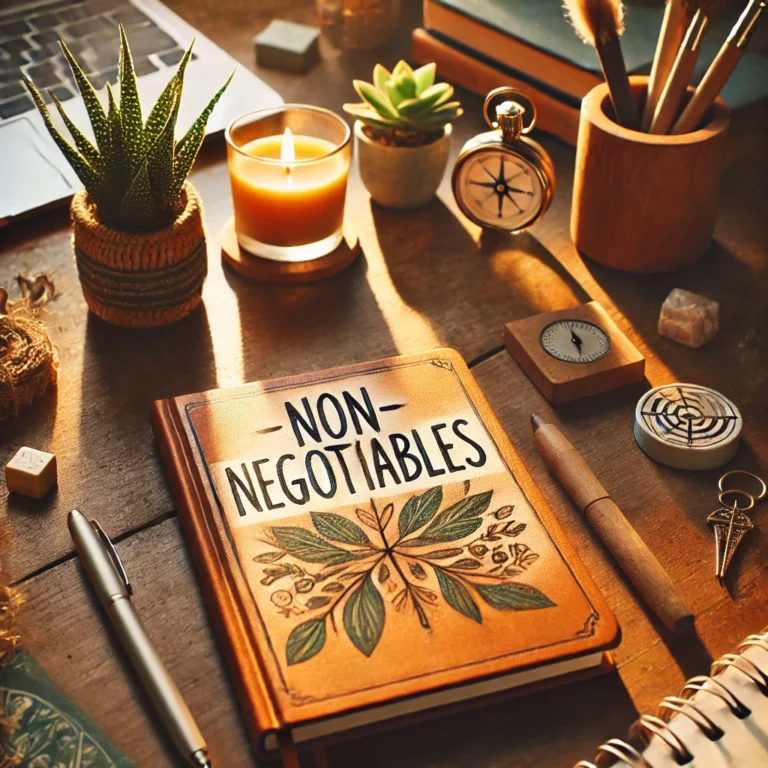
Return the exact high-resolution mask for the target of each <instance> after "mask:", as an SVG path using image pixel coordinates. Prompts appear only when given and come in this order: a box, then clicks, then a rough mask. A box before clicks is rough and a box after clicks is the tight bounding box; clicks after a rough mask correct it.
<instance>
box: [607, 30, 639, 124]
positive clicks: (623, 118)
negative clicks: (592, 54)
mask: <svg viewBox="0 0 768 768" xmlns="http://www.w3.org/2000/svg"><path fill="white" fill-rule="evenodd" d="M596 50H597V55H598V56H599V58H600V66H601V67H602V70H603V75H604V76H605V82H606V83H608V90H609V91H610V94H611V102H612V103H613V111H614V112H615V113H616V122H617V123H619V125H623V126H624V127H625V128H628V129H629V130H630V131H639V130H640V121H639V120H638V119H637V105H636V104H635V99H634V97H633V96H632V88H631V87H630V85H629V76H628V75H627V67H626V65H625V64H624V56H623V55H622V53H621V44H620V43H619V39H618V38H615V39H614V40H611V41H610V42H606V43H603V42H598V43H597V47H596Z"/></svg>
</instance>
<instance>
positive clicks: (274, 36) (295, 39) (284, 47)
mask: <svg viewBox="0 0 768 768" xmlns="http://www.w3.org/2000/svg"><path fill="white" fill-rule="evenodd" d="M319 38H320V30H319V29H315V28H314V27H308V26H306V25H304V24H294V23H293V22H291V21H281V20H280V19H274V20H273V21H271V22H270V24H269V26H268V27H267V28H266V29H265V30H264V31H263V32H261V33H260V34H258V35H256V37H255V38H254V39H253V42H254V45H255V46H256V63H257V64H258V65H259V66H260V67H271V68H272V69H282V70H283V71H285V72H306V71H307V70H308V69H310V68H311V67H312V66H314V65H315V64H317V62H318V61H319V60H320V45H319V43H318V40H319Z"/></svg>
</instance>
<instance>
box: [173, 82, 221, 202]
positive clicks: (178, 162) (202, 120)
mask: <svg viewBox="0 0 768 768" xmlns="http://www.w3.org/2000/svg"><path fill="white" fill-rule="evenodd" d="M234 76H235V73H234V72H233V73H232V74H231V75H230V76H229V78H228V79H227V82H226V83H224V85H222V86H221V88H220V89H219V90H218V91H217V93H216V95H215V96H214V97H213V98H212V99H211V100H210V101H209V102H208V106H206V108H205V109H204V110H203V111H202V112H201V113H200V116H199V117H198V118H197V120H195V122H194V123H192V126H191V127H190V129H189V130H188V131H187V132H186V133H185V134H184V136H183V138H182V139H181V140H180V141H179V142H178V143H177V144H176V154H175V157H174V162H173V186H172V189H171V195H177V196H178V194H179V192H180V191H181V188H182V186H184V181H185V180H186V178H187V176H189V172H190V171H191V170H192V165H193V163H194V162H195V158H196V157H197V153H198V152H199V151H200V146H201V145H202V143H203V139H204V138H205V126H206V125H207V124H208V119H209V118H210V116H211V113H212V112H213V109H214V107H215V106H216V104H218V101H219V99H220V98H221V97H222V95H223V94H224V91H226V90H227V88H228V87H229V84H230V83H231V82H232V78H233V77H234Z"/></svg>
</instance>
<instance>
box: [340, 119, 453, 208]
mask: <svg viewBox="0 0 768 768" xmlns="http://www.w3.org/2000/svg"><path fill="white" fill-rule="evenodd" d="M452 133H453V126H452V125H450V124H449V125H446V126H445V128H444V129H443V135H442V136H441V137H440V138H439V139H437V141H433V142H432V143H431V144H423V145H421V146H418V147H389V146H386V145H384V144H380V143H379V142H377V141H374V140H373V139H371V138H370V137H368V136H367V135H366V134H365V132H364V131H363V124H362V123H361V122H360V121H359V120H358V121H357V122H356V123H355V143H356V145H357V149H356V152H357V158H358V164H359V167H360V176H361V178H362V180H363V184H365V186H366V189H367V190H368V191H369V192H370V193H371V197H372V198H373V199H374V200H375V201H376V202H377V203H379V204H380V205H383V206H385V207H387V208H418V207H419V206H421V205H424V204H426V203H428V202H429V201H430V200H431V199H432V198H433V197H434V196H435V192H437V188H438V187H439V186H440V182H441V181H442V179H443V175H444V173H445V166H446V165H447V164H448V154H449V150H450V146H451V134H452Z"/></svg>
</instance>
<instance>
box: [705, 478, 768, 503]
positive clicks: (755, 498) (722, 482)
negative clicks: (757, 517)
mask: <svg viewBox="0 0 768 768" xmlns="http://www.w3.org/2000/svg"><path fill="white" fill-rule="evenodd" d="M733 475H742V476H743V477H751V478H752V479H753V480H757V482H758V483H759V484H760V494H759V495H758V496H754V495H752V494H750V493H747V492H746V491H741V490H739V493H746V494H747V496H751V498H752V501H753V504H752V507H754V506H755V505H754V502H755V501H760V500H761V499H764V498H765V495H766V493H768V487H766V485H765V481H764V480H763V479H762V478H761V477H758V476H757V475H755V474H753V473H752V472H747V471H746V470H745V469H732V470H731V471H730V472H726V473H725V474H724V475H723V476H722V477H721V478H720V480H718V483H717V487H718V488H719V489H720V491H721V492H722V493H730V491H726V490H725V488H724V487H723V486H724V485H725V481H726V479H727V478H729V477H732V476H733ZM734 490H736V489H734ZM721 503H722V502H721ZM752 507H749V509H752Z"/></svg>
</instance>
